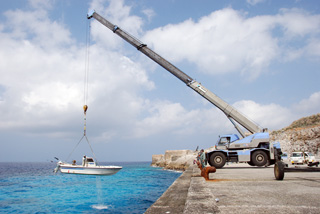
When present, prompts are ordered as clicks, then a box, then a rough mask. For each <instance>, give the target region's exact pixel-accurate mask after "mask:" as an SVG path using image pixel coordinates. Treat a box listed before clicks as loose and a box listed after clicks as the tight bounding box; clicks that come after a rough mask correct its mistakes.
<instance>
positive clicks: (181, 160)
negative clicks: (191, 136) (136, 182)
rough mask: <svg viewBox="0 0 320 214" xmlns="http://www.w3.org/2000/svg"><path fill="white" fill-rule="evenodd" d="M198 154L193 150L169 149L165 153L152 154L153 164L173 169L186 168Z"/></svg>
mask: <svg viewBox="0 0 320 214" xmlns="http://www.w3.org/2000/svg"><path fill="white" fill-rule="evenodd" d="M197 155H198V152H197V151H192V150H167V151H166V152H165V154H160V155H152V163H151V165H152V166H157V167H163V168H164V169H171V170H183V171H184V170H186V169H187V168H189V166H191V165H192V164H193V160H194V159H196V157H197Z"/></svg>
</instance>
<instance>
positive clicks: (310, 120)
mask: <svg viewBox="0 0 320 214" xmlns="http://www.w3.org/2000/svg"><path fill="white" fill-rule="evenodd" d="M270 138H271V141H278V142H280V144H281V149H282V151H283V152H287V153H288V154H291V153H292V152H293V151H308V152H312V153H314V154H318V155H320V154H319V153H320V151H319V150H320V114H316V115H312V116H309V117H304V118H301V119H299V120H296V121H294V122H293V123H292V124H291V125H290V126H288V127H286V128H283V129H281V130H278V131H273V132H271V133H270Z"/></svg>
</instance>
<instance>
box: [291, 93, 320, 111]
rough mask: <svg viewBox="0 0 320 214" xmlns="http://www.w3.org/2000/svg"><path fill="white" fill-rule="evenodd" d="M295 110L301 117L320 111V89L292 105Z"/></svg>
mask: <svg viewBox="0 0 320 214" xmlns="http://www.w3.org/2000/svg"><path fill="white" fill-rule="evenodd" d="M293 107H294V108H293V109H294V110H295V112H297V113H298V114H299V115H301V117H304V116H308V115H311V114H317V113H319V112H320V91H318V92H315V93H313V94H311V95H310V97H309V98H307V99H303V100H301V101H300V102H299V103H297V104H295V105H294V106H293Z"/></svg>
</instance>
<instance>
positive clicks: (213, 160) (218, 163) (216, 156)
mask: <svg viewBox="0 0 320 214" xmlns="http://www.w3.org/2000/svg"><path fill="white" fill-rule="evenodd" d="M210 164H211V166H214V167H216V168H217V169H220V168H222V167H223V166H224V165H225V164H226V156H225V155H224V154H223V153H222V152H215V153H213V154H212V155H211V156H210Z"/></svg>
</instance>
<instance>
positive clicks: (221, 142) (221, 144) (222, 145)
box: [215, 134, 240, 150]
mask: <svg viewBox="0 0 320 214" xmlns="http://www.w3.org/2000/svg"><path fill="white" fill-rule="evenodd" d="M239 139H240V138H239V137H238V135H236V134H227V135H222V136H219V139H218V141H217V143H216V145H215V149H217V150H220V149H222V150H223V149H228V148H229V146H230V144H231V143H233V142H235V141H237V140H239Z"/></svg>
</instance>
